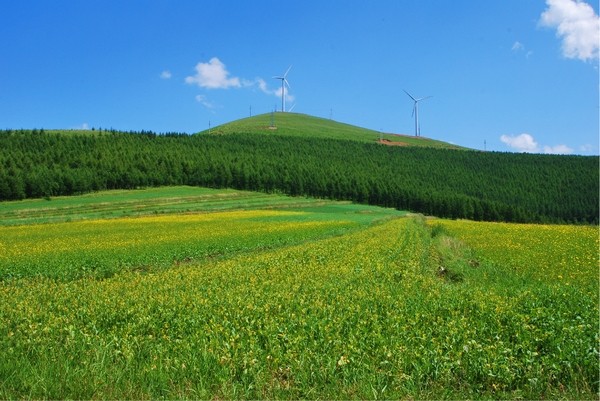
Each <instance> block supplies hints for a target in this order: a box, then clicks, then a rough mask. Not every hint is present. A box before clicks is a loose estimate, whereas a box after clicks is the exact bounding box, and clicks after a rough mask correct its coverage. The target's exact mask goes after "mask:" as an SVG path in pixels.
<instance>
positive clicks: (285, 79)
mask: <svg viewBox="0 0 600 401" xmlns="http://www.w3.org/2000/svg"><path fill="white" fill-rule="evenodd" d="M291 69H292V66H291V65H290V66H289V67H288V69H287V71H286V72H285V74H283V75H282V76H280V77H277V76H275V77H273V78H275V79H281V111H283V112H285V85H287V87H288V88H290V83H289V82H288V80H287V78H286V77H287V74H288V72H290V70H291Z"/></svg>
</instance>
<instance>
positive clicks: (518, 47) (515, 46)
mask: <svg viewBox="0 0 600 401" xmlns="http://www.w3.org/2000/svg"><path fill="white" fill-rule="evenodd" d="M511 50H512V51H513V52H518V51H519V50H525V46H524V45H523V43H521V42H519V41H518V40H517V41H516V42H515V43H513V45H512V48H511Z"/></svg>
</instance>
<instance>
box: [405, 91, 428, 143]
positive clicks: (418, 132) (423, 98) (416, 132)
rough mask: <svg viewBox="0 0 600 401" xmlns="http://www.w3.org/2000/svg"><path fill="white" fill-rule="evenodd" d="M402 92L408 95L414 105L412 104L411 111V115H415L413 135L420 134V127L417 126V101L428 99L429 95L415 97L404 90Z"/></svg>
mask: <svg viewBox="0 0 600 401" xmlns="http://www.w3.org/2000/svg"><path fill="white" fill-rule="evenodd" d="M404 93H406V94H407V95H408V97H410V98H411V99H412V100H413V101H414V102H415V105H414V106H413V111H412V115H414V116H415V136H421V127H420V126H419V102H420V101H421V100H425V99H429V98H430V97H431V96H425V97H421V98H418V99H415V98H414V97H413V96H412V95H411V94H410V93H408V92H407V91H404Z"/></svg>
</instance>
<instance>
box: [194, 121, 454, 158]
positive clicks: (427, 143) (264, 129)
mask: <svg viewBox="0 0 600 401" xmlns="http://www.w3.org/2000/svg"><path fill="white" fill-rule="evenodd" d="M272 121H273V125H272V124H271V114H260V115H257V116H254V117H249V118H243V119H240V120H236V121H233V122H231V123H227V124H223V125H220V126H217V127H214V128H212V129H211V130H210V131H209V130H206V131H203V132H202V133H203V134H208V133H210V134H214V135H224V134H233V133H236V134H240V133H242V134H244V133H245V134H266V135H280V136H295V137H304V138H306V137H314V138H327V139H338V140H351V141H358V142H367V143H376V142H378V141H379V140H380V139H384V140H385V141H386V142H385V143H386V144H391V145H393V144H395V145H399V146H418V147H431V148H443V149H464V148H461V147H460V146H456V145H452V144H449V143H447V142H443V141H438V140H434V139H429V138H424V137H414V136H408V135H396V134H390V133H383V132H379V131H374V130H371V129H368V128H361V127H357V126H354V125H350V124H345V123H341V122H337V121H333V120H327V119H325V118H319V117H314V116H309V115H306V114H298V113H274V114H273V120H272Z"/></svg>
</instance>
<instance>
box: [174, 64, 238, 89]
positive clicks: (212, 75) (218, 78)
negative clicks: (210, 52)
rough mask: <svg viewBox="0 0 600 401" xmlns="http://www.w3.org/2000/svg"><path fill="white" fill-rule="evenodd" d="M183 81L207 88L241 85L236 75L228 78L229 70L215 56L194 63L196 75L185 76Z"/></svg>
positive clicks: (225, 87) (236, 86)
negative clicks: (205, 60) (206, 60)
mask: <svg viewBox="0 0 600 401" xmlns="http://www.w3.org/2000/svg"><path fill="white" fill-rule="evenodd" d="M185 82H186V83H188V84H196V85H198V86H200V87H201V88H207V89H227V88H239V87H241V84H240V79H239V78H237V77H232V78H229V71H227V69H226V68H225V64H223V63H222V62H221V60H219V59H218V58H216V57H213V58H211V59H210V61H209V62H208V63H198V64H196V75H194V76H190V77H186V78H185Z"/></svg>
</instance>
